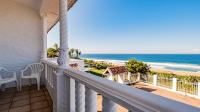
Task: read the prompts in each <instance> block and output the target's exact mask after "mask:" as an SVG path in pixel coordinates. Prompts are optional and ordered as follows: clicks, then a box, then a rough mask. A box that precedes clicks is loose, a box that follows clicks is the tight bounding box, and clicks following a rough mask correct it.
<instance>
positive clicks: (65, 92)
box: [55, 68, 71, 112]
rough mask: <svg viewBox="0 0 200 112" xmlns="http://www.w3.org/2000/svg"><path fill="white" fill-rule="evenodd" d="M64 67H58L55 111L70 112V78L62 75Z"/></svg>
mask: <svg viewBox="0 0 200 112" xmlns="http://www.w3.org/2000/svg"><path fill="white" fill-rule="evenodd" d="M63 72H64V69H62V68H59V71H58V73H57V87H56V96H55V97H56V103H57V105H56V112H71V110H70V79H69V78H67V77H66V76H64V73H63Z"/></svg>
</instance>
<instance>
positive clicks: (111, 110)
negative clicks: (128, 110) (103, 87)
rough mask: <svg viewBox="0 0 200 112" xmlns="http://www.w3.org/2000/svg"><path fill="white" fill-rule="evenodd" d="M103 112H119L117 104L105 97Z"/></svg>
mask: <svg viewBox="0 0 200 112" xmlns="http://www.w3.org/2000/svg"><path fill="white" fill-rule="evenodd" d="M102 112H117V104H116V103H115V102H113V101H111V100H109V99H108V98H106V97H104V96H103V104H102Z"/></svg>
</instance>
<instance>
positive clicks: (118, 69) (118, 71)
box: [104, 66, 127, 75]
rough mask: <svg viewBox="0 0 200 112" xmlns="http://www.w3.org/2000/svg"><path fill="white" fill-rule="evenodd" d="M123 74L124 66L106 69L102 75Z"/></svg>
mask: <svg viewBox="0 0 200 112" xmlns="http://www.w3.org/2000/svg"><path fill="white" fill-rule="evenodd" d="M125 72H127V70H126V67H125V66H117V67H108V68H107V69H106V70H105V72H104V75H107V74H112V75H117V74H121V73H125Z"/></svg>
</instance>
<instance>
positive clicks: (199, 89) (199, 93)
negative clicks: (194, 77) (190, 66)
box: [197, 82, 200, 97]
mask: <svg viewBox="0 0 200 112" xmlns="http://www.w3.org/2000/svg"><path fill="white" fill-rule="evenodd" d="M197 95H198V96H199V97H200V82H198V93H197Z"/></svg>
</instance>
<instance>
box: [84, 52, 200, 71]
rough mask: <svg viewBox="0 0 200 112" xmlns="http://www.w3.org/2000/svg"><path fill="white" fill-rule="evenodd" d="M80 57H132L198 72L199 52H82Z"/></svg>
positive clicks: (171, 68)
mask: <svg viewBox="0 0 200 112" xmlns="http://www.w3.org/2000/svg"><path fill="white" fill-rule="evenodd" d="M81 58H84V59H95V60H110V61H115V62H117V61H118V62H127V61H128V60H129V59H131V58H134V59H136V60H138V61H143V62H145V63H147V64H149V65H150V66H151V67H155V68H163V69H168V70H176V71H188V72H200V54H82V55H81Z"/></svg>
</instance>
